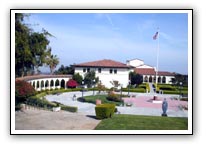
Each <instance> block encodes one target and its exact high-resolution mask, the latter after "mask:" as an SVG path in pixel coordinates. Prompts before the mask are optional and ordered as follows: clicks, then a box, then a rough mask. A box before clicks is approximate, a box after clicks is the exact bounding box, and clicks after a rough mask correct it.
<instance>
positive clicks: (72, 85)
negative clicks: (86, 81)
mask: <svg viewBox="0 0 210 145" xmlns="http://www.w3.org/2000/svg"><path fill="white" fill-rule="evenodd" d="M76 86H78V83H77V82H76V81H75V80H69V81H68V82H67V87H69V88H76Z"/></svg>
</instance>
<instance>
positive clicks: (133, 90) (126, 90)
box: [122, 88, 146, 93]
mask: <svg viewBox="0 0 210 145" xmlns="http://www.w3.org/2000/svg"><path fill="white" fill-rule="evenodd" d="M122 91H124V92H128V88H123V89H122ZM129 91H130V92H141V93H145V92H146V90H145V89H144V88H136V89H129Z"/></svg>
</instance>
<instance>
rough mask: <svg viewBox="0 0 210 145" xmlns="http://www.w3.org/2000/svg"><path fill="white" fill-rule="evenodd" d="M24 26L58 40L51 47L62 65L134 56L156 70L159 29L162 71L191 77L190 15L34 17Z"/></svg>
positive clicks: (144, 14) (78, 14)
mask: <svg viewBox="0 0 210 145" xmlns="http://www.w3.org/2000/svg"><path fill="white" fill-rule="evenodd" d="M99 12H100V11H99ZM26 23H30V24H32V28H33V29H34V30H35V31H39V30H41V29H42V28H44V29H46V30H47V31H49V32H50V33H51V34H52V35H54V36H55V37H52V38H50V46H51V47H52V53H53V54H56V55H57V56H58V57H59V60H60V64H59V66H60V65H61V64H63V65H65V66H67V65H70V64H74V63H82V62H88V61H95V60H101V59H112V60H116V61H120V62H123V63H126V60H130V59H134V58H138V59H141V60H144V62H145V64H148V65H151V66H156V57H157V40H153V39H152V37H153V36H154V34H155V32H156V31H157V27H159V28H160V37H159V42H160V49H159V70H160V71H170V72H178V73H182V74H187V73H188V15H187V13H65V14H64V13H33V14H31V15H30V17H29V18H27V19H26ZM59 66H58V67H59ZM58 67H57V68H58ZM43 70H45V71H46V70H48V69H43Z"/></svg>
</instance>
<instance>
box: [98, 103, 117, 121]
mask: <svg viewBox="0 0 210 145" xmlns="http://www.w3.org/2000/svg"><path fill="white" fill-rule="evenodd" d="M95 112H96V118H97V119H104V118H111V117H112V116H113V115H114V112H115V104H99V105H96V107H95Z"/></svg>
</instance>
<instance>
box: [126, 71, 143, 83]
mask: <svg viewBox="0 0 210 145" xmlns="http://www.w3.org/2000/svg"><path fill="white" fill-rule="evenodd" d="M129 77H130V79H131V85H136V86H138V85H139V84H142V83H143V76H142V75H140V74H137V73H136V72H130V73H129Z"/></svg>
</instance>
